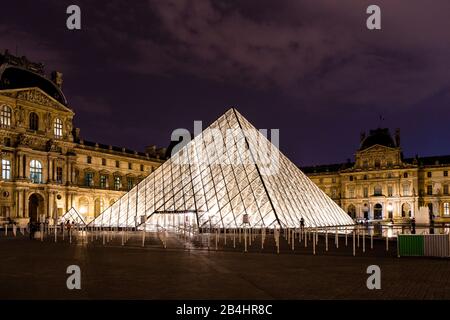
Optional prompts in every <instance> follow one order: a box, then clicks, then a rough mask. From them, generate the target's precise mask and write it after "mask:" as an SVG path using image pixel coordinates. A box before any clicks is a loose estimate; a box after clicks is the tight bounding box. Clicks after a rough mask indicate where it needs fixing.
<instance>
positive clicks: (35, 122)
mask: <svg viewBox="0 0 450 320" xmlns="http://www.w3.org/2000/svg"><path fill="white" fill-rule="evenodd" d="M30 129H31V130H34V131H37V130H39V117H38V115H37V114H36V113H34V112H31V113H30Z"/></svg>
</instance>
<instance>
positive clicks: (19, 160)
mask: <svg viewBox="0 0 450 320" xmlns="http://www.w3.org/2000/svg"><path fill="white" fill-rule="evenodd" d="M22 164H23V163H22V156H21V155H20V154H18V155H17V163H16V168H17V171H16V175H17V177H18V178H22Z"/></svg>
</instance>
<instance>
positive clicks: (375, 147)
mask: <svg viewBox="0 0 450 320" xmlns="http://www.w3.org/2000/svg"><path fill="white" fill-rule="evenodd" d="M396 150H397V148H391V147H386V146H383V145H381V144H375V145H373V146H371V147H369V148H367V149H364V150H362V151H359V153H360V154H364V153H373V152H376V153H380V152H392V151H396Z"/></svg>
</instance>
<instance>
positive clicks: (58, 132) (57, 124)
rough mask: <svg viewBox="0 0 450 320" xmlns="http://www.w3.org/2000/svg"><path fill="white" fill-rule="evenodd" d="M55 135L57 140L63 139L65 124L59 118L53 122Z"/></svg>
mask: <svg viewBox="0 0 450 320" xmlns="http://www.w3.org/2000/svg"><path fill="white" fill-rule="evenodd" d="M53 134H54V135H55V138H57V139H61V138H62V135H63V123H62V120H61V119H59V118H56V119H55V120H54V121H53Z"/></svg>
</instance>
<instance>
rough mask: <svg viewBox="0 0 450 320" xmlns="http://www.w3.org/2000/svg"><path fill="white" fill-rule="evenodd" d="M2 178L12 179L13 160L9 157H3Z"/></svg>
mask: <svg viewBox="0 0 450 320" xmlns="http://www.w3.org/2000/svg"><path fill="white" fill-rule="evenodd" d="M2 179H3V180H10V179H11V161H10V160H7V159H2Z"/></svg>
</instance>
